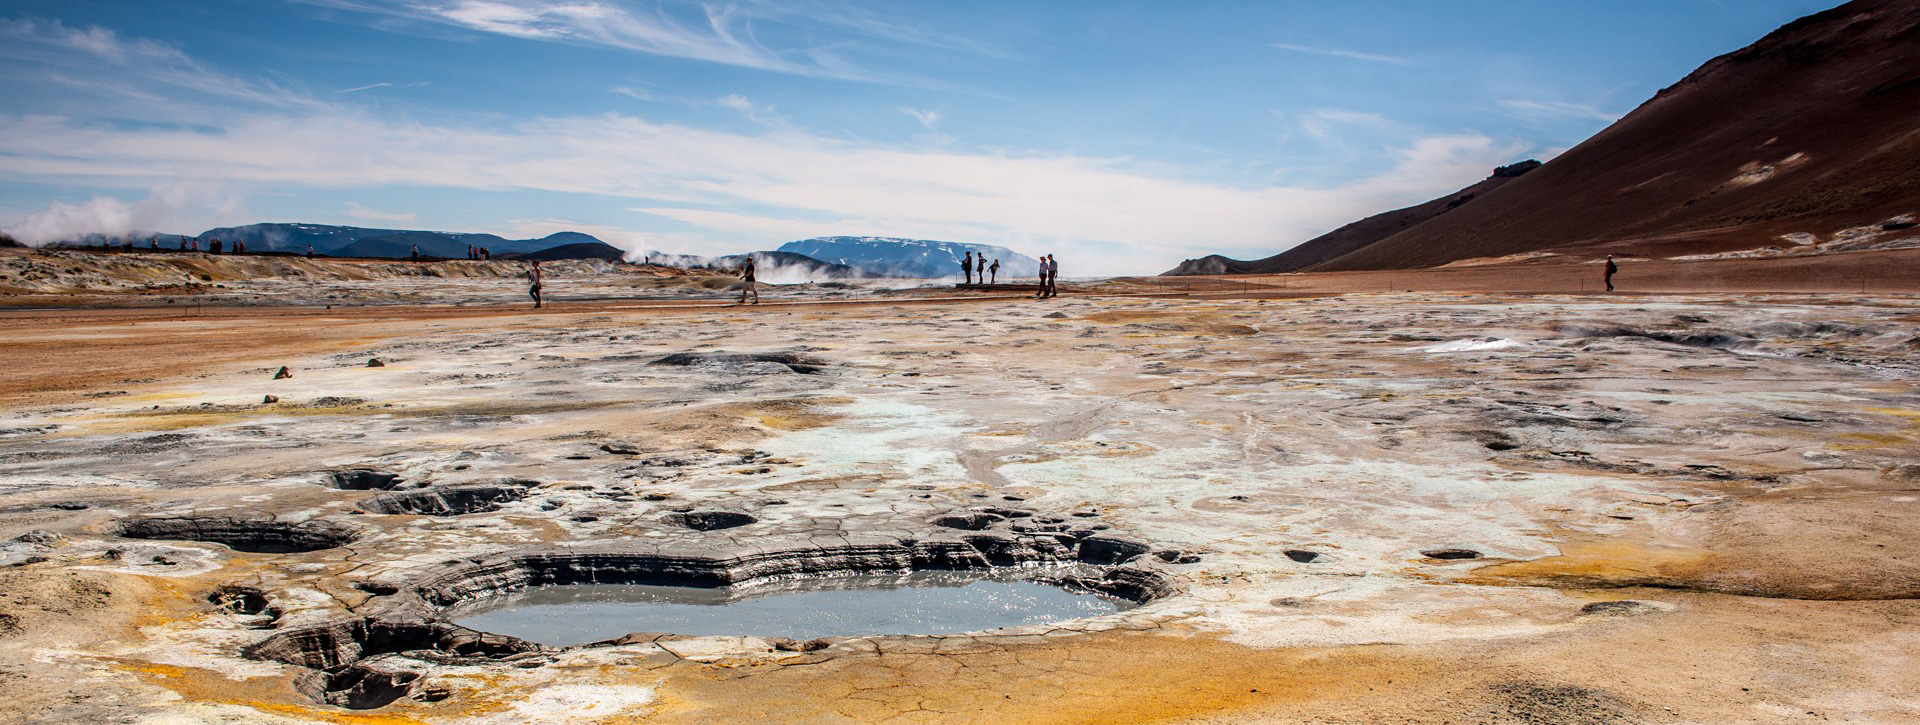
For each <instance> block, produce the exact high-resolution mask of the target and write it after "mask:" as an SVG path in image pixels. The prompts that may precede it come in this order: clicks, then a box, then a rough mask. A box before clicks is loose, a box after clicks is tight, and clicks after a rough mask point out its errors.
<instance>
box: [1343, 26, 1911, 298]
mask: <svg viewBox="0 0 1920 725" xmlns="http://www.w3.org/2000/svg"><path fill="white" fill-rule="evenodd" d="M1916 211H1920V1H1916V0H1859V1H1857V2H1851V3H1848V4H1846V5H1843V6H1841V7H1838V8H1835V9H1833V10H1828V11H1826V12H1822V13H1818V14H1815V15H1810V16H1808V17H1805V18H1801V19H1799V20H1796V21H1794V22H1792V23H1789V24H1787V25H1785V26H1783V27H1781V28H1780V29H1779V30H1776V31H1774V32H1773V33H1771V34H1769V35H1768V36H1767V37H1765V38H1763V39H1761V40H1760V41H1759V42H1757V43H1754V44H1753V45H1751V46H1748V47H1746V48H1743V49H1741V50H1738V51H1735V52H1733V53H1729V54H1727V55H1723V56H1720V57H1718V58H1715V59H1713V60H1711V61H1708V62H1707V63H1706V64H1705V65H1703V66H1701V67H1700V69H1699V70H1696V71H1694V72H1693V73H1692V74H1691V75H1689V76H1687V77H1686V78H1685V79H1684V80H1682V81H1680V82H1679V83H1677V84H1674V85H1673V86H1672V87H1669V88H1667V89H1665V90H1663V91H1661V92H1660V93H1658V94H1656V95H1655V96H1654V97H1653V99H1652V100H1649V101H1647V102H1646V103H1644V104H1642V105H1641V106H1640V107H1639V108H1638V109H1635V110H1634V111H1633V112H1632V113H1630V114H1628V115H1627V116H1626V117H1625V118H1622V119H1620V120H1619V121H1618V122H1616V123H1614V124H1613V125H1612V126H1610V127H1608V128H1607V129H1606V130H1604V131H1601V132H1600V133H1599V134H1596V135H1595V136H1594V137H1593V138H1591V139H1588V140H1587V141H1586V142H1584V143H1582V144H1580V145H1579V146H1576V147H1574V148H1573V149H1572V150H1570V151H1568V152H1566V153H1565V154H1563V155H1562V156H1560V157H1559V158H1557V159H1555V160H1553V162H1552V163H1549V164H1547V165H1545V166H1543V167H1541V168H1540V169H1539V170H1538V171H1535V172H1533V173H1530V174H1528V175H1527V176H1526V177H1525V178H1522V179H1517V180H1515V181H1514V182H1513V183H1510V184H1507V185H1505V186H1503V187H1501V188H1500V189H1499V190H1498V191H1496V192H1491V193H1488V194H1487V195H1485V196H1484V197H1482V198H1480V199H1477V200H1476V201H1475V202H1474V203H1473V204H1471V205H1468V206H1464V207H1462V208H1460V209H1458V210H1455V211H1454V212H1453V213H1449V214H1445V215H1441V216H1439V217H1436V218H1434V219H1433V220H1431V221H1428V222H1425V223H1422V224H1419V225H1417V226H1414V227H1412V228H1410V229H1408V230H1406V231H1403V232H1400V233H1398V234H1395V235H1393V236H1391V237H1388V238H1386V239H1384V240H1381V241H1379V242H1377V243H1374V244H1371V245H1367V246H1365V247H1362V248H1360V249H1358V250H1356V251H1354V252H1351V253H1349V254H1346V255H1343V256H1341V257H1339V258H1336V259H1333V260H1331V261H1329V262H1326V263H1323V264H1321V265H1318V266H1317V267H1315V269H1316V270H1354V269H1401V268H1410V267H1426V266H1434V265H1440V264H1446V263H1448V262H1453V261H1456V260H1461V259H1467V258H1474V257H1498V256H1505V255H1511V254H1518V253H1524V252H1532V251H1540V250H1549V249H1561V248H1567V247H1582V248H1583V249H1582V250H1581V251H1582V252H1585V253H1601V252H1639V253H1648V254H1658V255H1661V256H1668V255H1674V254H1698V253H1706V252H1718V251H1726V250H1732V249H1747V248H1755V247H1760V246H1764V245H1768V244H1776V243H1778V242H1777V241H1776V240H1775V237H1776V236H1777V235H1779V234H1784V233H1789V232H1810V233H1814V234H1819V235H1827V234H1831V233H1832V232H1835V231H1838V230H1840V229H1845V228H1849V227H1855V226H1862V225H1867V224H1873V223H1878V222H1881V221H1883V220H1886V219H1887V218H1888V217H1891V216H1895V215H1900V214H1908V213H1913V212H1916Z"/></svg>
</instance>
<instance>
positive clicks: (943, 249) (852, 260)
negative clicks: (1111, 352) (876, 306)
mask: <svg viewBox="0 0 1920 725" xmlns="http://www.w3.org/2000/svg"><path fill="white" fill-rule="evenodd" d="M779 251H782V252H790V253H793V254H804V255H806V256H809V257H812V258H814V259H818V260H820V261H822V262H828V263H832V264H844V265H846V266H849V267H853V268H855V269H860V270H864V271H866V272H867V273H869V274H872V275H875V276H879V277H933V278H943V277H959V276H960V259H961V258H962V257H963V256H965V255H966V253H967V252H973V253H974V256H976V257H985V258H987V259H989V260H994V259H997V260H1000V274H999V279H1000V280H1003V281H1004V280H1008V279H1012V278H1015V277H1034V276H1037V275H1038V274H1039V273H1040V261H1039V260H1037V259H1034V258H1032V257H1029V256H1027V255H1024V254H1020V253H1018V252H1015V251H1013V250H1011V249H1008V248H1006V247H997V246H994V245H991V244H972V243H969V242H940V241H934V240H931V239H900V238H897V237H815V238H813V239H802V240H799V241H796V242H787V243H786V244H782V245H780V250H779ZM988 263H989V264H991V263H992V262H988Z"/></svg>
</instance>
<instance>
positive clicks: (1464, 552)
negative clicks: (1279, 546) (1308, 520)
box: [1288, 549, 1481, 561]
mask: <svg viewBox="0 0 1920 725" xmlns="http://www.w3.org/2000/svg"><path fill="white" fill-rule="evenodd" d="M1288 555H1289V556H1291V555H1292V552H1288ZM1420 555H1421V556H1424V557H1427V558H1429V559H1440V560H1442V561H1456V560H1460V559H1478V558H1480V556H1481V555H1480V552H1478V551H1474V550H1472V549H1427V550H1425V551H1422V552H1420ZM1296 561H1297V560H1296Z"/></svg>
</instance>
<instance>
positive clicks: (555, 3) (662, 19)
mask: <svg viewBox="0 0 1920 725" xmlns="http://www.w3.org/2000/svg"><path fill="white" fill-rule="evenodd" d="M308 1H309V2H313V3H314V4H319V5H327V6H331V7H335V8H341V9H346V10H353V11H357V12H364V13H369V14H374V15H380V16H383V17H386V18H398V19H402V20H412V21H418V22H427V23H435V24H441V25H449V26H453V27H458V28H465V29H468V30H474V31H479V32H484V33H493V34H496V35H505V36H509V37H515V38H523V39H529V40H538V41H547V42H563V43H578V44H583V45H595V46H602V47H608V48H617V49H621V50H627V51H632V52H636V53H646V54H650V55H663V56H668V57H674V58H687V59H692V60H701V61H707V62H712V63H720V64H724V65H732V66H740V67H745V68H755V69H759V70H765V71H770V72H775V73H787V74H792V75H801V76H809V77H816V78H836V79H842V80H856V81H869V82H880V83H896V84H908V85H920V84H922V81H920V80H919V79H915V78H911V77H908V76H904V75H899V74H894V73H887V72H882V71H877V70H874V69H870V68H866V67H862V66H860V65H857V64H855V63H853V62H851V61H849V60H847V59H845V58H843V57H840V56H839V55H837V54H834V53H832V52H829V50H828V49H827V48H825V47H821V46H811V47H798V48H791V49H785V50H776V49H772V48H768V47H766V46H765V45H762V44H761V42H760V41H759V40H758V38H759V37H760V35H761V34H760V33H757V32H756V31H755V22H756V21H764V22H776V21H778V22H792V23H798V24H806V25H813V24H820V23H825V24H828V25H834V26H835V27H837V28H838V29H840V30H845V31H852V32H858V33H863V34H875V33H878V34H880V35H873V36H872V37H878V38H882V39H885V40H888V41H891V42H904V43H915V44H936V43H940V42H943V41H942V39H941V37H940V36H936V35H932V34H928V33H913V32H905V31H904V29H902V28H899V27H897V26H889V25H885V24H881V23H876V22H873V21H870V20H866V19H860V18H858V16H852V15H847V14H844V13H821V14H801V13H795V12H792V11H788V10H782V9H780V8H779V7H778V6H777V5H764V4H750V5H748V6H745V7H742V6H736V5H717V4H716V5H700V6H698V7H700V9H701V12H700V13H698V17H678V16H676V15H675V14H674V13H672V12H670V10H669V8H670V6H669V5H668V4H665V3H662V4H657V5H654V6H653V7H652V8H651V9H642V8H638V7H628V6H626V5H623V4H616V3H612V2H603V1H601V0H412V1H402V2H373V1H371V0H308ZM682 15H683V16H684V15H686V13H682ZM949 45H958V44H949Z"/></svg>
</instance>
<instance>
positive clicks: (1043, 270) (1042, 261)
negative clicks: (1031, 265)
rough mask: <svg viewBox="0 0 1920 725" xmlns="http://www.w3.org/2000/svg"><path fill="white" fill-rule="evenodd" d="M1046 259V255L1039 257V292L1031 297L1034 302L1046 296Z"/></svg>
mask: <svg viewBox="0 0 1920 725" xmlns="http://www.w3.org/2000/svg"><path fill="white" fill-rule="evenodd" d="M1047 258H1048V255H1045V254H1042V255H1040V291H1039V292H1036V293H1034V295H1033V298H1034V299H1036V300H1037V299H1043V298H1045V297H1046V296H1047Z"/></svg>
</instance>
